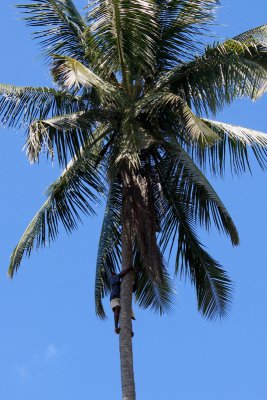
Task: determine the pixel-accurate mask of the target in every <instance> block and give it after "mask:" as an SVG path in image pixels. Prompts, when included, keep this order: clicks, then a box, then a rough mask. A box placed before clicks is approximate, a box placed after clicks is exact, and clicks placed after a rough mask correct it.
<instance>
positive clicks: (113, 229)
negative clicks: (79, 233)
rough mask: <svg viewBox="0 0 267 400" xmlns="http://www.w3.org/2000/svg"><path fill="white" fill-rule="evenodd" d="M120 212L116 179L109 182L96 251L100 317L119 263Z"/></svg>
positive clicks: (96, 295)
mask: <svg viewBox="0 0 267 400" xmlns="http://www.w3.org/2000/svg"><path fill="white" fill-rule="evenodd" d="M121 212H122V192H121V184H120V182H119V181H118V180H117V181H114V182H112V183H111V184H110V188H109V193H108V197H107V204H106V210H105V214H104V219H103V224H102V229H101V234H100V240H99V246H98V253H97V263H96V277H95V309H96V315H97V316H98V317H99V318H101V319H105V318H106V314H105V311H104V307H103V304H102V298H103V297H105V295H107V294H108V293H110V289H111V288H110V283H109V279H110V276H111V273H112V272H118V270H119V266H120V263H121Z"/></svg>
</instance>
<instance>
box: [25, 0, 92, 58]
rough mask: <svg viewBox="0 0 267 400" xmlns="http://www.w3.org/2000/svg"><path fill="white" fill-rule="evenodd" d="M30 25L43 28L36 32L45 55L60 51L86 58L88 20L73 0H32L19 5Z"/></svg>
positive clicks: (35, 34)
mask: <svg viewBox="0 0 267 400" xmlns="http://www.w3.org/2000/svg"><path fill="white" fill-rule="evenodd" d="M17 7H18V8H19V9H20V10H21V11H22V13H23V15H24V20H25V21H26V24H27V25H28V26H31V27H37V28H39V30H38V31H37V32H34V33H33V35H34V37H35V38H37V40H39V41H40V44H41V46H42V48H43V49H44V55H45V56H46V57H47V56H50V55H51V54H60V55H64V56H70V57H74V58H76V59H77V60H79V61H84V60H85V53H86V44H85V40H84V31H85V28H86V24H85V21H84V20H83V18H82V17H81V15H80V14H79V12H78V10H77V8H76V7H75V5H74V3H73V2H72V0H37V1H36V0H31V3H29V4H19V5H17Z"/></svg>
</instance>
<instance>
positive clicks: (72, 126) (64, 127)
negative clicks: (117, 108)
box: [25, 109, 110, 166]
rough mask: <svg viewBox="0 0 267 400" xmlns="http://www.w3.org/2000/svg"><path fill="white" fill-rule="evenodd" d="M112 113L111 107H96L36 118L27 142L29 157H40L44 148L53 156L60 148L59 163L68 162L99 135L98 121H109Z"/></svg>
mask: <svg viewBox="0 0 267 400" xmlns="http://www.w3.org/2000/svg"><path fill="white" fill-rule="evenodd" d="M109 115H110V113H109V111H105V110H95V109H92V110H88V111H80V112H77V113H73V114H66V115H61V116H57V117H53V118H49V119H46V120H36V121H34V122H33V123H32V124H31V125H30V127H29V133H28V137H27V142H26V145H25V147H26V151H27V155H28V157H29V160H30V161H31V162H36V161H38V160H39V155H40V153H41V152H44V151H45V152H47V155H50V156H51V158H52V159H53V158H54V155H55V150H56V155H57V158H58V161H59V164H60V165H63V166H66V164H67V162H68V157H69V154H70V156H71V157H74V156H75V155H78V154H80V148H81V147H83V146H84V144H85V143H86V142H90V141H91V140H94V139H95V138H94V136H93V131H94V129H95V127H96V125H97V124H98V123H99V122H100V121H103V120H106V121H107V120H108V117H109ZM107 125H108V124H107Z"/></svg>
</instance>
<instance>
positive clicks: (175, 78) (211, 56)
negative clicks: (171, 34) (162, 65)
mask: <svg viewBox="0 0 267 400" xmlns="http://www.w3.org/2000/svg"><path fill="white" fill-rule="evenodd" d="M265 48H266V47H263V46H262V44H261V43H258V44H256V43H255V41H251V42H245V41H238V40H237V39H236V38H234V39H229V40H227V41H226V42H224V43H222V44H216V45H214V46H208V47H207V49H206V51H205V53H204V55H203V56H200V57H196V58H195V59H194V60H193V61H191V62H188V63H181V64H179V65H178V66H176V67H175V68H173V69H172V70H171V71H170V72H169V73H167V74H164V75H163V76H162V77H161V78H160V79H159V81H158V83H157V89H158V90H162V89H163V88H164V87H166V86H167V87H170V88H171V91H172V92H174V93H177V94H179V95H180V96H182V97H183V98H184V99H185V100H186V102H187V104H188V105H189V106H190V107H191V106H192V107H194V108H195V110H196V111H197V113H198V114H203V113H205V114H207V115H208V114H209V113H210V112H212V113H213V114H216V113H217V112H218V111H219V110H221V108H222V107H223V106H224V105H225V104H227V103H231V102H232V101H233V100H235V99H236V98H240V97H242V96H247V97H250V98H252V99H256V98H258V97H259V96H260V95H262V94H263V93H264V91H265V90H266V80H267V63H266V62H267V56H266V50H265Z"/></svg>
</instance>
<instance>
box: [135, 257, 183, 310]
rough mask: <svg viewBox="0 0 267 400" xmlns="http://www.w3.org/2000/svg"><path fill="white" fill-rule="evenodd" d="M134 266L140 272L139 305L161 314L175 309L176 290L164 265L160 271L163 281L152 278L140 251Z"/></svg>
mask: <svg viewBox="0 0 267 400" xmlns="http://www.w3.org/2000/svg"><path fill="white" fill-rule="evenodd" d="M134 268H135V271H136V274H138V286H137V290H136V292H135V298H136V302H137V304H138V306H139V307H141V308H144V309H147V308H150V309H151V310H153V311H154V312H155V313H158V314H159V315H163V314H168V313H170V312H171V311H172V309H173V303H174V297H175V295H176V290H175V287H174V282H173V280H172V278H171V277H170V275H169V274H168V272H167V270H166V268H165V267H164V266H163V268H162V269H161V271H160V272H161V279H160V281H161V283H156V282H155V281H153V280H151V278H150V276H149V274H147V269H146V268H145V267H144V266H143V264H142V260H141V258H140V254H138V253H136V255H135V258H134Z"/></svg>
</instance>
